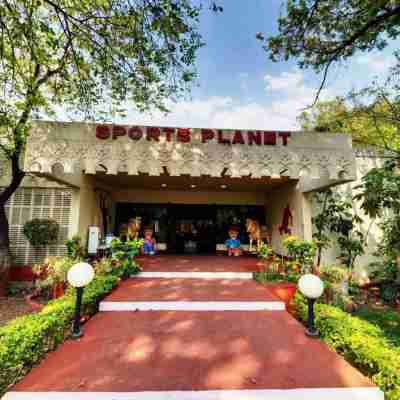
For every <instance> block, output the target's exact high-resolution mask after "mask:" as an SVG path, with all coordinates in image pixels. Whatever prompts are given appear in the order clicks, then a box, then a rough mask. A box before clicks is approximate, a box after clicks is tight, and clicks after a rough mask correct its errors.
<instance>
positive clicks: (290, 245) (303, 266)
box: [283, 236, 317, 273]
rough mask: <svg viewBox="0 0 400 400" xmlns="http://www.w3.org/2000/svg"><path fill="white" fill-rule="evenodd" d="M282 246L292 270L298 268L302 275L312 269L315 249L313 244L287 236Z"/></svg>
mask: <svg viewBox="0 0 400 400" xmlns="http://www.w3.org/2000/svg"><path fill="white" fill-rule="evenodd" d="M283 245H284V246H285V248H286V249H287V251H288V257H289V264H290V266H291V267H292V268H293V269H296V268H300V270H301V272H302V273H305V272H309V271H310V270H311V269H312V267H313V264H314V257H315V252H316V248H317V247H316V244H315V242H313V241H310V240H300V239H298V238H297V237H296V236H288V237H287V238H286V239H285V240H284V242H283Z"/></svg>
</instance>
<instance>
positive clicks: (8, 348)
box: [0, 275, 118, 396]
mask: <svg viewBox="0 0 400 400" xmlns="http://www.w3.org/2000/svg"><path fill="white" fill-rule="evenodd" d="M117 283H118V277H116V276H113V275H100V276H96V277H95V279H94V280H93V281H92V282H91V283H90V284H89V285H88V286H87V287H86V288H85V291H84V295H83V299H82V313H83V314H89V315H92V314H93V313H95V312H96V311H97V309H98V302H99V301H100V300H101V299H102V298H103V297H104V296H105V295H106V294H107V293H109V292H110V291H111V290H112V289H113V288H114V287H115V286H116V285H117ZM74 305H75V293H74V289H72V288H70V289H68V290H67V293H66V294H65V295H64V296H63V297H61V298H59V299H57V300H53V301H51V302H49V303H48V305H47V306H46V307H44V308H43V310H42V311H40V312H39V313H37V314H31V315H26V316H23V317H19V318H16V319H14V320H13V321H11V322H9V323H8V324H6V325H4V326H3V327H1V328H0V366H1V368H0V396H1V395H2V394H3V393H4V392H5V391H6V390H7V389H8V388H9V387H10V386H11V385H13V384H14V383H16V382H17V381H18V380H19V379H21V378H22V377H23V376H24V375H25V374H26V373H27V372H28V371H29V370H30V369H31V368H32V367H33V366H34V365H35V364H36V363H38V362H39V361H40V360H41V359H42V358H43V357H44V356H45V355H46V353H47V352H48V351H50V350H54V349H55V348H56V347H57V345H59V344H60V343H62V342H63V341H64V340H65V339H66V338H67V337H68V336H69V334H70V328H71V323H72V318H73V313H74Z"/></svg>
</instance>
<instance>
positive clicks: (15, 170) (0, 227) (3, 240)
mask: <svg viewBox="0 0 400 400" xmlns="http://www.w3.org/2000/svg"><path fill="white" fill-rule="evenodd" d="M20 154H21V153H20V152H16V153H15V154H14V155H13V156H12V157H11V159H10V161H11V182H10V184H9V185H8V186H7V187H6V188H5V189H4V190H3V191H2V192H0V295H4V294H5V293H6V291H7V286H8V281H9V274H10V268H11V253H10V237H9V232H8V219H7V215H6V209H5V206H6V203H7V201H8V200H9V199H10V197H11V196H12V194H13V193H14V192H15V191H16V190H17V189H18V187H19V185H20V184H21V182H22V179H24V176H25V172H24V171H23V170H22V169H20V167H19V157H20Z"/></svg>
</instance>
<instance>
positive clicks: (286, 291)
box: [269, 283, 297, 309]
mask: <svg viewBox="0 0 400 400" xmlns="http://www.w3.org/2000/svg"><path fill="white" fill-rule="evenodd" d="M269 289H270V290H271V291H272V293H273V294H274V295H275V296H277V297H279V298H280V299H281V300H282V301H284V302H285V305H286V309H289V306H290V303H291V302H292V299H293V297H294V295H295V293H296V290H297V285H296V284H294V283H276V284H275V283H274V284H272V285H270V286H269Z"/></svg>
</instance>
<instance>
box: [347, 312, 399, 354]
mask: <svg viewBox="0 0 400 400" xmlns="http://www.w3.org/2000/svg"><path fill="white" fill-rule="evenodd" d="M353 315H354V316H355V317H358V318H360V319H362V320H364V321H368V322H370V323H371V324H374V325H375V326H377V327H379V328H380V329H381V330H382V333H383V334H384V336H385V338H386V339H387V340H388V341H389V342H390V343H391V344H393V345H394V346H396V347H399V348H400V314H399V313H398V312H397V311H396V310H394V309H392V308H389V307H383V306H368V307H363V308H361V309H359V310H357V311H356V312H355V313H354V314H353Z"/></svg>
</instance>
